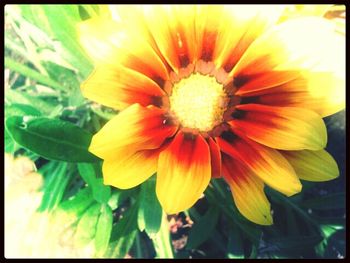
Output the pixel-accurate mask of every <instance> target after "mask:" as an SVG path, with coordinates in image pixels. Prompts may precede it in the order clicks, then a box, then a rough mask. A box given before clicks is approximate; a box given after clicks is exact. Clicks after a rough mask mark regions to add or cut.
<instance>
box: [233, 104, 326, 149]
mask: <svg viewBox="0 0 350 263" xmlns="http://www.w3.org/2000/svg"><path fill="white" fill-rule="evenodd" d="M236 108H237V109H239V110H242V111H243V112H244V113H245V114H244V115H243V117H242V118H239V119H234V120H232V121H231V122H230V124H231V125H232V127H233V130H234V131H236V132H242V133H244V134H245V136H247V137H248V138H250V139H252V140H254V141H256V142H259V143H261V144H263V145H266V146H269V147H271V148H275V149H281V150H303V149H310V150H320V149H323V148H324V147H325V146H326V144H327V130H326V126H325V124H324V122H323V120H322V118H321V117H320V116H319V115H317V114H316V113H314V112H313V111H310V110H307V109H302V108H292V107H272V106H265V105H259V104H243V105H239V106H237V107H236Z"/></svg>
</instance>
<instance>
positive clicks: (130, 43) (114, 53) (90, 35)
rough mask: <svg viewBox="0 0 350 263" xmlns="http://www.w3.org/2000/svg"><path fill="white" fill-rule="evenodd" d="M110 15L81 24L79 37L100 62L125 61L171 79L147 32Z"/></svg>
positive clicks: (147, 72) (156, 75)
mask: <svg viewBox="0 0 350 263" xmlns="http://www.w3.org/2000/svg"><path fill="white" fill-rule="evenodd" d="M128 29H129V28H127V27H125V24H124V23H121V22H116V21H114V20H112V19H110V18H104V17H102V18H93V19H89V20H87V21H84V22H82V23H80V24H79V25H78V34H79V39H80V42H81V44H82V46H83V47H84V49H85V50H86V52H87V53H88V54H89V56H90V57H91V58H92V59H93V60H94V62H95V63H96V64H98V65H99V64H109V65H116V64H117V65H123V66H125V67H127V68H130V69H133V70H135V71H138V72H140V73H142V74H145V75H147V76H148V77H149V78H151V79H153V80H154V81H156V82H157V81H158V80H159V79H163V80H165V79H167V78H168V72H167V69H166V67H165V66H164V64H163V62H162V60H161V59H160V58H159V56H158V54H157V53H156V51H155V50H154V49H153V47H152V46H151V43H150V42H149V40H148V39H147V38H146V36H144V35H140V34H137V32H135V30H128Z"/></svg>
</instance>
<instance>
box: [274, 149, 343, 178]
mask: <svg viewBox="0 0 350 263" xmlns="http://www.w3.org/2000/svg"><path fill="white" fill-rule="evenodd" d="M281 153H282V154H283V156H284V157H285V158H286V159H287V160H288V161H289V163H290V164H291V165H292V166H293V167H294V170H295V172H296V173H297V175H298V176H299V178H300V179H303V180H307V181H313V182H324V181H329V180H333V179H335V178H337V177H338V176H339V169H338V165H337V163H336V161H335V160H334V159H333V157H332V156H331V155H330V154H329V153H328V152H326V151H325V150H320V151H308V150H304V151H281Z"/></svg>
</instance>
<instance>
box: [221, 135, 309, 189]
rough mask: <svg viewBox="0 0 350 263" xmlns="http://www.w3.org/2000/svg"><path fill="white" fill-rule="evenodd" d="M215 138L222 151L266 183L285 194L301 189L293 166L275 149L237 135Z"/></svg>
mask: <svg viewBox="0 0 350 263" xmlns="http://www.w3.org/2000/svg"><path fill="white" fill-rule="evenodd" d="M216 140H217V142H218V144H219V146H220V149H221V151H222V152H224V153H226V154H228V155H230V156H232V157H233V158H235V159H237V160H239V161H240V162H243V163H244V164H245V165H246V166H247V167H248V168H249V169H250V170H252V171H253V172H254V173H255V174H256V175H257V176H258V177H259V178H260V179H261V180H263V181H264V182H265V183H266V184H267V185H269V186H271V187H272V188H274V189H276V190H277V191H279V192H281V193H284V194H285V195H287V196H291V195H294V194H296V193H299V192H300V191H301V188H302V185H301V183H300V181H299V179H298V177H297V176H296V174H295V171H294V169H293V167H292V166H291V165H290V164H289V163H288V161H287V160H286V159H285V158H284V157H283V156H282V154H280V153H279V152H278V151H277V150H275V149H271V148H268V147H265V146H263V145H260V144H258V143H255V142H253V141H251V140H249V139H241V138H237V137H236V138H233V139H232V140H231V141H230V142H228V141H226V140H225V139H222V138H220V137H218V138H216Z"/></svg>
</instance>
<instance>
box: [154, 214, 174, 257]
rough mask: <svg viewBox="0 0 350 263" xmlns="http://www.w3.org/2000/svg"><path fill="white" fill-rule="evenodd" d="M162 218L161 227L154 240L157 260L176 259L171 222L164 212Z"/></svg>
mask: <svg viewBox="0 0 350 263" xmlns="http://www.w3.org/2000/svg"><path fill="white" fill-rule="evenodd" d="M161 218H162V221H161V227H160V229H159V231H158V233H157V234H156V235H155V236H154V238H153V240H152V242H153V245H154V249H155V250H156V253H157V256H156V258H174V254H173V250H172V245H171V239H170V231H169V222H168V220H167V216H166V214H165V213H164V212H163V213H162V217H161Z"/></svg>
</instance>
